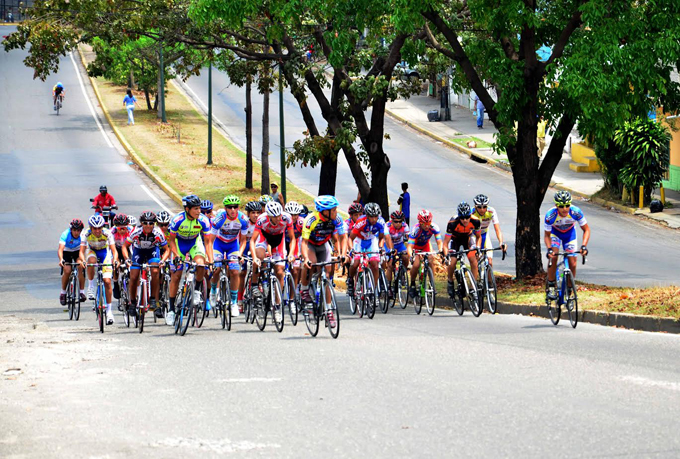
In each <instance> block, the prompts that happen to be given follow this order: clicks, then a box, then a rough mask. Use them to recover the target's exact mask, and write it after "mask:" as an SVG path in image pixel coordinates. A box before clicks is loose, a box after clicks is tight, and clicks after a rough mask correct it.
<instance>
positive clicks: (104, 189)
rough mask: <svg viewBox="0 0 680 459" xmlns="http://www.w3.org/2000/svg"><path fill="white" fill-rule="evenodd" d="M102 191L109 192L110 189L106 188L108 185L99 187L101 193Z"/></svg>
mask: <svg viewBox="0 0 680 459" xmlns="http://www.w3.org/2000/svg"><path fill="white" fill-rule="evenodd" d="M102 191H106V192H108V191H109V189H108V188H106V185H102V186H100V187H99V192H100V193H101V192H102Z"/></svg>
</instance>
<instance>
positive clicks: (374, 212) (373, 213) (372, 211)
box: [364, 202, 380, 217]
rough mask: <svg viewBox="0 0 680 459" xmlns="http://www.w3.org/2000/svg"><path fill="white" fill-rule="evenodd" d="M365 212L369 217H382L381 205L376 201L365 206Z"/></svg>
mask: <svg viewBox="0 0 680 459" xmlns="http://www.w3.org/2000/svg"><path fill="white" fill-rule="evenodd" d="M364 213H365V214H366V215H367V216H369V217H380V206H379V205H378V204H376V203H374V202H369V203H368V204H366V205H365V206H364Z"/></svg>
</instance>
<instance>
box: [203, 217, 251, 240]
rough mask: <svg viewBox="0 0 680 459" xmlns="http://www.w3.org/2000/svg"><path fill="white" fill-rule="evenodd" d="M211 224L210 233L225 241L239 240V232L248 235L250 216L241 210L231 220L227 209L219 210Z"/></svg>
mask: <svg viewBox="0 0 680 459" xmlns="http://www.w3.org/2000/svg"><path fill="white" fill-rule="evenodd" d="M211 224H212V229H211V230H210V234H212V235H215V236H217V239H219V240H220V241H222V242H225V243H229V242H233V241H238V235H239V234H243V235H244V236H247V235H248V217H246V216H245V215H244V214H243V213H242V212H241V211H239V213H238V216H237V217H236V218H235V219H234V220H230V219H229V217H228V216H227V211H226V210H224V209H222V210H220V211H219V212H217V215H215V217H214V218H213V219H212V221H211ZM251 234H252V233H251Z"/></svg>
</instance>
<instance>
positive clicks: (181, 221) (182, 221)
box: [168, 212, 210, 241]
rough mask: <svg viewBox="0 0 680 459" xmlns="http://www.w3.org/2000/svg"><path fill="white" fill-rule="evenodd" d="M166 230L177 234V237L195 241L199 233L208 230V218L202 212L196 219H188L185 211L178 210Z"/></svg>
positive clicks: (203, 233)
mask: <svg viewBox="0 0 680 459" xmlns="http://www.w3.org/2000/svg"><path fill="white" fill-rule="evenodd" d="M168 231H169V232H170V233H171V234H174V235H176V236H177V239H182V240H185V241H195V240H196V239H197V238H198V236H199V235H205V234H208V233H209V232H210V220H208V217H206V216H205V215H203V214H200V215H199V216H198V219H196V220H189V219H188V218H187V213H186V212H180V213H178V214H177V215H175V217H174V218H173V219H172V221H171V222H170V226H169V227H168Z"/></svg>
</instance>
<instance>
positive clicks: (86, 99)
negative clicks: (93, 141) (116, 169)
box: [68, 52, 113, 148]
mask: <svg viewBox="0 0 680 459" xmlns="http://www.w3.org/2000/svg"><path fill="white" fill-rule="evenodd" d="M68 55H69V56H70V57H71V62H73V68H74V69H75V70H76V76H77V77H78V81H79V82H80V89H82V90H83V96H85V102H87V106H88V107H90V113H92V118H94V121H95V123H97V127H98V128H99V131H100V132H101V133H102V136H104V140H106V144H107V145H108V146H109V147H110V148H113V144H112V143H111V140H109V137H108V136H107V135H106V132H105V131H104V128H103V127H102V125H101V123H100V122H99V118H97V114H96V113H95V111H94V107H93V106H92V102H90V98H89V97H88V95H87V91H85V84H84V83H83V78H82V77H81V76H80V71H79V70H78V66H77V65H76V60H75V59H74V58H73V52H70V53H68Z"/></svg>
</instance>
